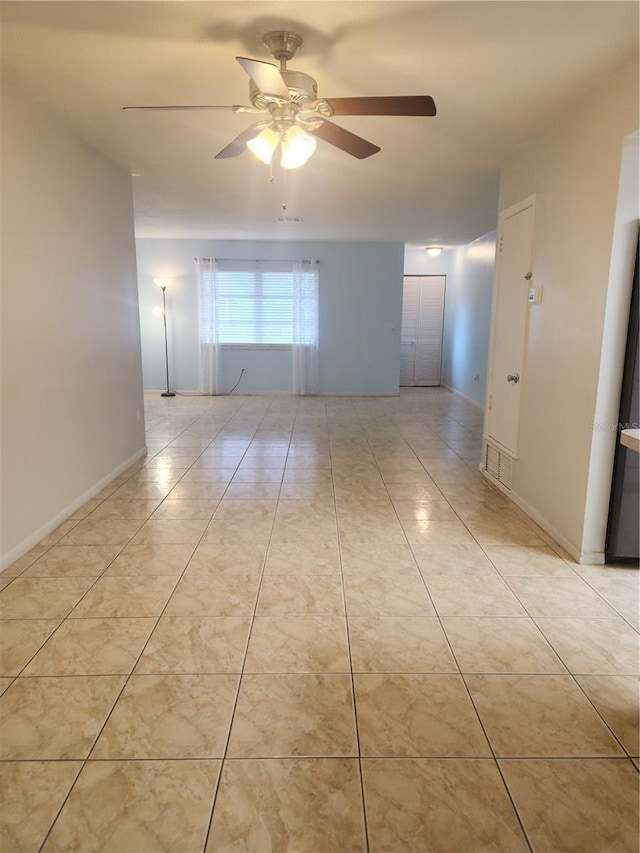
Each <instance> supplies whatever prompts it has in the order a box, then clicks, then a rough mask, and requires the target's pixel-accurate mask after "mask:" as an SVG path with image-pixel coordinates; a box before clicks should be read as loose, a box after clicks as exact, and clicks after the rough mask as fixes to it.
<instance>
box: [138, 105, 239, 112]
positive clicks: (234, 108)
mask: <svg viewBox="0 0 640 853" xmlns="http://www.w3.org/2000/svg"><path fill="white" fill-rule="evenodd" d="M122 109H123V110H157V111H161V110H231V111H232V112H234V113H237V112H242V111H243V110H244V109H245V107H241V106H238V105H237V104H235V105H233V106H229V107H220V106H212V105H210V104H206V105H205V104H203V105H197V106H191V105H189V106H178V105H176V106H167V107H123V108H122Z"/></svg>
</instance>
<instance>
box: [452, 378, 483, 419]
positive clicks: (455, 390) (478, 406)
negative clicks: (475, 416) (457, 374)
mask: <svg viewBox="0 0 640 853" xmlns="http://www.w3.org/2000/svg"><path fill="white" fill-rule="evenodd" d="M441 387H442V388H446V389H447V391H451V393H452V394H456V395H457V396H458V397H462V399H463V400H466V401H467V403H471V405H472V406H475V407H476V408H477V409H481V410H482V411H483V412H484V405H483V404H482V403H479V402H478V401H477V400H473V399H472V398H471V397H467V395H466V394H463V393H462V391H458V390H457V389H456V388H452V387H451V385H447V384H446V382H443V383H442V385H441Z"/></svg>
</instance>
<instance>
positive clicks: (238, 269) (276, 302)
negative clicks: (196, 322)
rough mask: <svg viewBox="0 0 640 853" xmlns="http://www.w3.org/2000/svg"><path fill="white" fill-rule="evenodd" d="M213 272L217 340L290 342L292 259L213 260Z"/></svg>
mask: <svg viewBox="0 0 640 853" xmlns="http://www.w3.org/2000/svg"><path fill="white" fill-rule="evenodd" d="M213 275H215V288H216V296H217V305H216V315H217V323H218V343H220V344H253V345H261V344H271V345H274V344H275V345H277V344H280V345H291V343H292V325H293V262H288V261H273V262H269V261H246V262H242V261H240V262H238V261H216V266H215V272H213V271H212V272H211V276H213ZM205 298H206V297H205ZM203 307H205V313H206V306H203ZM202 331H203V332H205V333H206V330H202Z"/></svg>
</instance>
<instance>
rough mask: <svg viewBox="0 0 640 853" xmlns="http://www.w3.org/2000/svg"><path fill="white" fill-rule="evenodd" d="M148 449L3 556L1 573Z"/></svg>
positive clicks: (123, 464)
mask: <svg viewBox="0 0 640 853" xmlns="http://www.w3.org/2000/svg"><path fill="white" fill-rule="evenodd" d="M146 454H147V448H146V447H143V448H142V449H141V450H138V451H137V452H136V453H134V454H133V456H131V457H129V459H127V460H126V461H125V462H122V463H121V464H120V465H118V466H117V468H114V469H113V471H111V473H110V474H107V476H106V477H103V478H102V479H101V480H99V481H98V482H97V483H94V485H93V486H91V488H90V489H87V491H86V492H84V494H82V495H80V496H79V497H78V498H76V499H75V500H74V501H73V502H72V503H70V504H69V505H68V506H67V507H65V508H64V509H63V510H61V511H60V512H59V513H57V514H56V515H55V516H54V517H53V518H51V519H49V521H47V523H46V524H43V525H42V527H40V528H39V529H38V530H36V531H34V532H33V533H32V534H31V535H30V536H27V538H26V539H23V540H22V542H20V544H19V545H16V546H15V548H12V549H11V550H10V551H9V552H8V553H7V554H3V555H2V557H1V558H0V572H3V571H4V570H5V569H6V568H8V567H9V566H10V565H11V564H12V563H15V561H16V560H18V559H19V558H20V557H22V555H23V554H26V553H27V551H30V550H31V548H33V547H34V546H35V545H37V544H38V542H40V540H41V539H44V537H45V536H47V535H48V534H49V533H51V531H52V530H55V529H56V527H59V526H60V525H61V524H62V522H63V521H66V520H67V518H69V516H70V515H73V513H74V512H75V511H76V510H77V509H80V507H81V506H82V505H83V504H86V502H87V501H89V500H91V498H93V497H95V495H97V494H98V492H99V491H100V490H101V489H104V487H105V486H108V485H109V483H110V482H111V481H112V480H115V478H116V477H118V476H119V475H120V474H122V472H123V471H126V470H127V468H129V467H131V465H134V464H135V463H136V462H137V461H138V460H139V459H142V457H143V456H146Z"/></svg>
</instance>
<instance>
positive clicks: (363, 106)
mask: <svg viewBox="0 0 640 853" xmlns="http://www.w3.org/2000/svg"><path fill="white" fill-rule="evenodd" d="M324 100H325V101H327V102H328V103H329V104H331V107H332V109H333V114H334V115H337V116H434V115H435V114H436V105H435V103H434V101H433V98H432V97H431V96H430V95H397V96H394V95H391V96H389V97H387V96H383V97H380V98H325V99H324Z"/></svg>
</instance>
